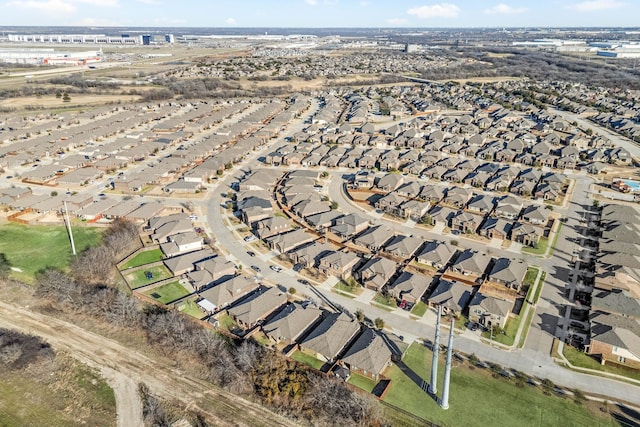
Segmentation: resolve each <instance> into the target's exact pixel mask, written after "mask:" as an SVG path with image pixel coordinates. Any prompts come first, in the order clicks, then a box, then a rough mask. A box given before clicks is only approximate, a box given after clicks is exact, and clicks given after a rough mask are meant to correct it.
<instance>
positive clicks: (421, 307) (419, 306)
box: [411, 301, 429, 317]
mask: <svg viewBox="0 0 640 427" xmlns="http://www.w3.org/2000/svg"><path fill="white" fill-rule="evenodd" d="M427 308H429V306H428V305H427V304H425V303H424V302H422V301H418V302H417V303H416V305H414V306H413V308H412V309H411V314H413V315H414V316H418V317H422V316H424V314H425V313H426V312H427Z"/></svg>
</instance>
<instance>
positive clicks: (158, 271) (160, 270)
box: [124, 264, 172, 289]
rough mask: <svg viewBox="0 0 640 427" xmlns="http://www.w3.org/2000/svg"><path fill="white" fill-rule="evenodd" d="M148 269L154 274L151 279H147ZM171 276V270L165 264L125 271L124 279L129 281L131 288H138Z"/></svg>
mask: <svg viewBox="0 0 640 427" xmlns="http://www.w3.org/2000/svg"><path fill="white" fill-rule="evenodd" d="M147 271H148V272H150V273H151V274H152V275H153V277H152V278H151V279H147V277H146V276H145V272H147ZM171 276H172V274H171V272H170V271H169V269H168V268H167V267H165V266H164V264H162V265H157V266H155V267H150V268H142V269H140V270H136V271H133V272H131V273H128V274H127V273H124V279H125V280H126V281H127V283H128V284H129V287H130V288H131V289H138V288H140V287H142V286H146V285H148V284H150V283H154V282H157V281H159V280H163V279H168V278H169V277H171Z"/></svg>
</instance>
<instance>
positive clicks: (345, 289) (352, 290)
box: [333, 280, 363, 295]
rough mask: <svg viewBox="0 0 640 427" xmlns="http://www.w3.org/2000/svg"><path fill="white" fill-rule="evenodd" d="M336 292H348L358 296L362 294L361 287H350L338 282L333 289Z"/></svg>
mask: <svg viewBox="0 0 640 427" xmlns="http://www.w3.org/2000/svg"><path fill="white" fill-rule="evenodd" d="M333 288H334V289H335V290H336V291H342V292H348V293H350V294H353V295H360V294H361V293H362V290H363V289H362V286H359V285H356V286H352V285H349V284H348V283H346V282H344V281H342V280H341V281H339V282H338V283H336V284H335V286H334V287H333Z"/></svg>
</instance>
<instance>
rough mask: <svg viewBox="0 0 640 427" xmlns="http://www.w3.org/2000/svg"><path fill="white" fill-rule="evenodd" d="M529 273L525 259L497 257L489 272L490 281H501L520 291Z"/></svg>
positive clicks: (500, 282)
mask: <svg viewBox="0 0 640 427" xmlns="http://www.w3.org/2000/svg"><path fill="white" fill-rule="evenodd" d="M526 274H527V263H526V262H525V261H524V260H523V259H511V258H497V259H496V260H495V261H494V263H493V268H492V269H491V272H490V273H489V277H488V280H489V281H490V282H494V283H499V284H501V285H504V286H506V287H507V288H509V289H513V290H514V291H516V292H517V291H519V290H520V288H521V287H522V281H523V280H524V276H526Z"/></svg>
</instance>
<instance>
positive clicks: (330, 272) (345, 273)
mask: <svg viewBox="0 0 640 427" xmlns="http://www.w3.org/2000/svg"><path fill="white" fill-rule="evenodd" d="M359 262H360V257H359V256H358V255H357V254H355V253H353V252H341V251H337V252H332V253H329V254H327V255H325V256H323V257H321V258H320V260H319V261H318V270H320V271H321V272H322V273H323V274H324V275H326V276H337V277H339V278H341V279H342V280H346V279H348V278H349V277H351V276H352V274H353V270H354V268H355V267H356V265H358V263H359Z"/></svg>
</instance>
